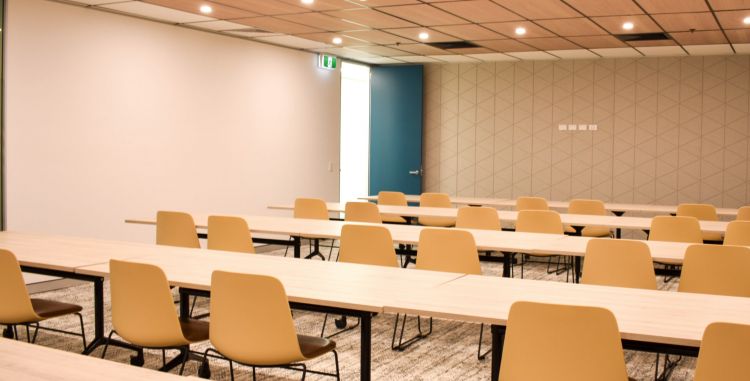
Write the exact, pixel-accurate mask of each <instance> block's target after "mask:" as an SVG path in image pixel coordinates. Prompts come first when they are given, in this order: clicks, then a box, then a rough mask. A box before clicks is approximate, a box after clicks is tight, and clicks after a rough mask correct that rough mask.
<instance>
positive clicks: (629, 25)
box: [622, 21, 633, 30]
mask: <svg viewBox="0 0 750 381" xmlns="http://www.w3.org/2000/svg"><path fill="white" fill-rule="evenodd" d="M622 29H625V30H633V23H632V22H630V21H628V22H626V23H624V24H622Z"/></svg>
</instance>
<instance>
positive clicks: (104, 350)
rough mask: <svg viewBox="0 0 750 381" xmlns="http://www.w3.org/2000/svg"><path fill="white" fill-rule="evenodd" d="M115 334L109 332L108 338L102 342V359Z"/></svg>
mask: <svg viewBox="0 0 750 381" xmlns="http://www.w3.org/2000/svg"><path fill="white" fill-rule="evenodd" d="M114 333H115V331H114V330H112V331H110V332H109V336H107V338H106V339H105V340H104V349H103V350H102V358H104V356H106V355H107V348H109V342H110V341H112V335H113V334H114Z"/></svg>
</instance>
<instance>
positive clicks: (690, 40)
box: [669, 30, 727, 45]
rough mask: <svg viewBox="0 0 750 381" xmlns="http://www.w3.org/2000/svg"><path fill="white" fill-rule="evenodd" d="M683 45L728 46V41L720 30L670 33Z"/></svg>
mask: <svg viewBox="0 0 750 381" xmlns="http://www.w3.org/2000/svg"><path fill="white" fill-rule="evenodd" d="M669 35H670V36H672V38H673V39H674V40H675V41H677V42H678V43H680V44H681V45H706V44H726V43H727V39H726V37H724V33H723V32H722V31H720V30H709V31H699V32H678V33H670V34H669Z"/></svg>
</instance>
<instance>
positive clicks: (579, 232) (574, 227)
mask: <svg viewBox="0 0 750 381" xmlns="http://www.w3.org/2000/svg"><path fill="white" fill-rule="evenodd" d="M571 227H572V228H573V230H575V231H576V232H575V235H576V236H579V237H580V236H581V232H583V228H585V226H578V225H571Z"/></svg>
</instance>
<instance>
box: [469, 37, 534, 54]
mask: <svg viewBox="0 0 750 381" xmlns="http://www.w3.org/2000/svg"><path fill="white" fill-rule="evenodd" d="M474 42H475V43H476V44H477V45H481V46H484V47H486V48H490V49H492V50H495V51H498V52H501V53H504V52H528V51H533V50H537V49H536V48H535V47H533V46H529V45H526V44H524V43H522V42H518V41H517V40H512V39H504V40H486V41H474Z"/></svg>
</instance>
